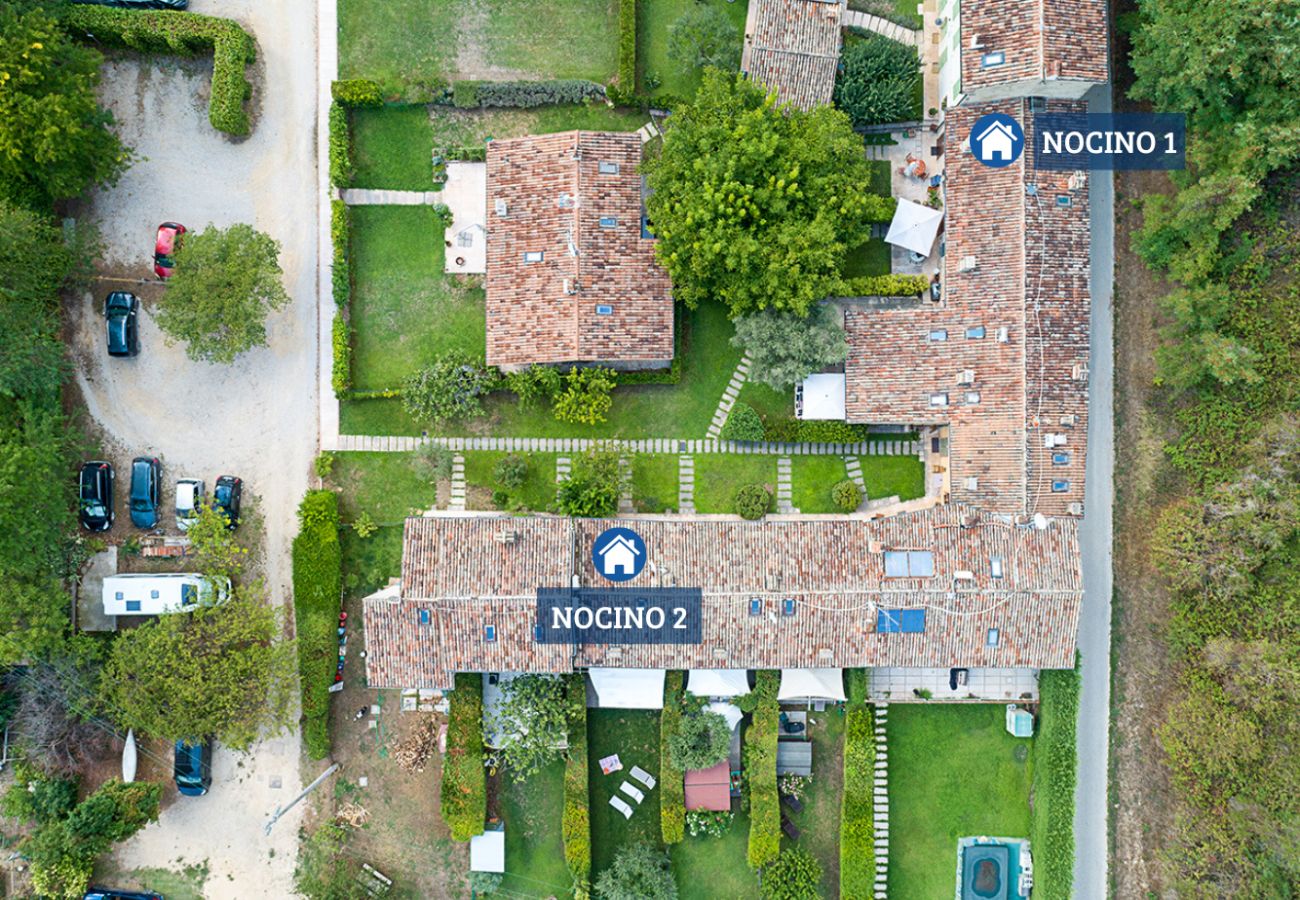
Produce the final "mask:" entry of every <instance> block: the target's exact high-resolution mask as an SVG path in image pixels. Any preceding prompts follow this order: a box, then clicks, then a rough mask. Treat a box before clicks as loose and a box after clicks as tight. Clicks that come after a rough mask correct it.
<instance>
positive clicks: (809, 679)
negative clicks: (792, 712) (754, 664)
mask: <svg viewBox="0 0 1300 900" xmlns="http://www.w3.org/2000/svg"><path fill="white" fill-rule="evenodd" d="M776 699H778V700H782V701H786V700H789V701H804V700H832V701H836V702H838V701H841V700H845V699H847V698H846V697H845V695H844V670H843V669H782V670H781V689H780V690H779V691H778V692H777V695H776Z"/></svg>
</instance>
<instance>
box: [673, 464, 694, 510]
mask: <svg viewBox="0 0 1300 900" xmlns="http://www.w3.org/2000/svg"><path fill="white" fill-rule="evenodd" d="M677 511H678V512H679V513H681V514H683V515H691V514H693V513H694V512H695V457H693V456H689V455H687V454H685V453H683V454H682V455H681V456H679V457H677Z"/></svg>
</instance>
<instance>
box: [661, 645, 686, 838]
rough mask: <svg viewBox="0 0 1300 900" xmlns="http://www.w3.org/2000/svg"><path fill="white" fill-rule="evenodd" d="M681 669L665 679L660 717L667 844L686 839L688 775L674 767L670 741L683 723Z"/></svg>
mask: <svg viewBox="0 0 1300 900" xmlns="http://www.w3.org/2000/svg"><path fill="white" fill-rule="evenodd" d="M684 680H685V679H684V677H683V674H682V672H681V671H680V670H677V669H674V670H673V671H670V672H669V673H668V675H667V677H666V678H665V679H664V709H663V712H662V713H661V714H660V716H659V790H660V793H659V830H660V832H661V833H662V834H663V838H664V843H665V844H676V843H678V842H679V841H681V840H682V838H684V837H686V773H685V772H683V771H682V770H681V769H680V768H678V767H677V766H675V765H673V755H672V754H671V753H670V752H669V751H668V746H669V742H670V741H672V739H673V735H675V734H676V733H677V729H678V727H679V726H680V725H681V722H682V686H683V682H684Z"/></svg>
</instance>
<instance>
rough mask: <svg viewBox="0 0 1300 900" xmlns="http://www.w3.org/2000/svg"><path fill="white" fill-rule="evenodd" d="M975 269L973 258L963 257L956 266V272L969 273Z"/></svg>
mask: <svg viewBox="0 0 1300 900" xmlns="http://www.w3.org/2000/svg"><path fill="white" fill-rule="evenodd" d="M974 268H975V257H973V256H963V257H962V258H961V262H959V263H958V264H957V271H958V272H969V271H971V270H972V269H974Z"/></svg>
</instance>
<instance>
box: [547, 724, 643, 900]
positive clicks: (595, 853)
mask: <svg viewBox="0 0 1300 900" xmlns="http://www.w3.org/2000/svg"><path fill="white" fill-rule="evenodd" d="M615 753H617V754H618V757H619V760H620V761H622V763H623V771H621V772H614V773H612V774H610V775H603V774H601V771H600V760H601V759H603V758H604V757H606V756H612V755H613V754H615ZM587 758H588V760H589V761H590V763H591V765H590V773H591V774H590V780H589V782H588V783H589V786H590V787H589V790H590V801H591V880H592V882H595V880H596V879H597V878H598V877H599V876H600V873H601V872H602V871H604V870H605V869H606V868H608V867H609V864H610V863H611V862H613V861H614V855H615V854H616V853H618V850H619V848H620V847H622V846H624V845H626V844H633V843H643V842H644V843H649V844H651V845H653V846H655V847H658V846H660V843H659V839H660V833H659V788H658V787H656V788H655V789H654V790H646V787H645V785H640V784H636V782H635V781H634V782H633V783H634V785H635V786H637V787H639V788H640V790H641V791H642V792H643V793H644V794H645V800H644V801H643V802H642V803H640V804H639V805H638V804H637V803H636V802H635V801H633V800H632V798H630V797H628V796H627V795H626V794H624V793H623V792H622V791H620V790H619V789H618V786H619V785H620V784H622V783H623V782H624V781H627V780H629V777H628V774H627V773H628V772H630V771H631V770H632V767H633V766H640V767H641V768H643V769H645V770H646V771H647V772H649V773H650V774H651V775H653V776H654V777H655V778H658V777H659V711H658V710H649V709H589V710H587ZM615 794H617V795H618V796H619V797H621V798H623V799H624V800H626V801H627V802H628V804H629V805H630V806H631V807H632V810H633V812H632V818H630V819H624V818H623V814H622V813H621V812H619V811H618V810H616V809H614V807H612V806H610V805H609V798H610V797H613V796H614V795H615ZM556 828H557V830H558V828H559V825H558V822H557V824H556Z"/></svg>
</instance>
